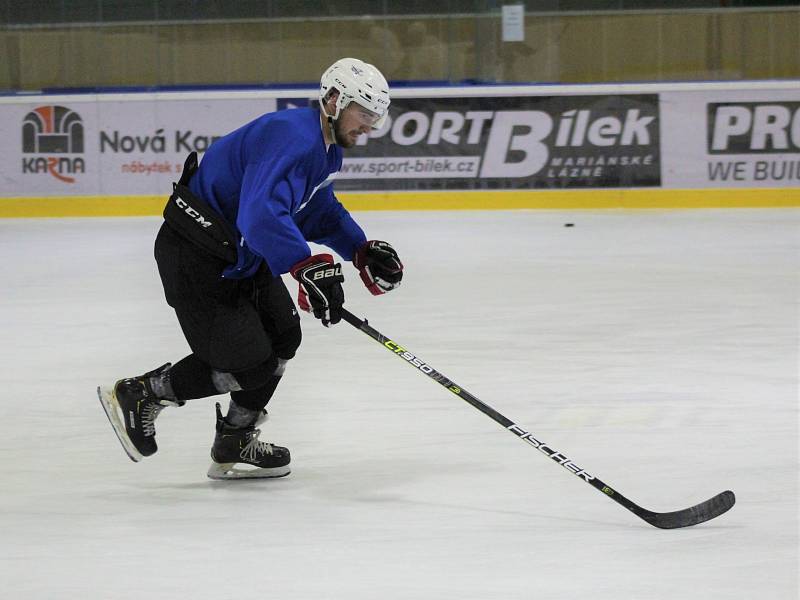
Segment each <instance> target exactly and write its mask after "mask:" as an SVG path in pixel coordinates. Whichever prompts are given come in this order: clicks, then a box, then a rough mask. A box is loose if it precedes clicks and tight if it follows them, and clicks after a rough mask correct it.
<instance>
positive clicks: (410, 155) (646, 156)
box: [0, 81, 800, 217]
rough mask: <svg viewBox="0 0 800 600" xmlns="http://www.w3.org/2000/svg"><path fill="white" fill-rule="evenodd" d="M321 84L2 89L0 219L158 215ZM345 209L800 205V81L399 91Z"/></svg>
mask: <svg viewBox="0 0 800 600" xmlns="http://www.w3.org/2000/svg"><path fill="white" fill-rule="evenodd" d="M315 94H316V90H315V89H309V88H306V89H292V90H228V91H208V90H206V91H194V92H141V93H138V92H127V93H98V94H71V95H63V94H61V95H48V94H33V95H30V94H26V95H18V96H7V97H0V114H2V117H3V118H2V119H0V165H2V172H3V184H4V185H3V186H2V190H0V217H24V216H79V215H96V216H107V215H155V214H158V213H159V212H160V211H161V208H162V206H163V203H164V199H165V196H166V194H167V193H168V191H169V190H170V189H171V184H172V182H173V181H175V180H177V179H178V178H179V176H180V172H181V169H182V165H183V161H184V158H185V156H186V155H187V154H188V153H189V152H190V151H197V152H198V153H200V154H201V156H202V154H203V153H204V151H205V150H206V149H207V148H208V147H209V146H210V145H211V144H212V143H213V142H214V140H215V139H217V138H219V137H220V136H222V135H225V134H226V133H227V132H229V131H231V130H233V129H235V128H237V127H239V126H241V125H242V124H243V123H246V122H248V121H250V120H252V119H254V118H257V117H258V116H259V115H261V114H263V113H265V112H271V111H275V110H283V109H290V108H293V107H300V106H308V105H313V104H314V103H315ZM336 189H337V195H338V196H339V197H340V199H341V200H342V201H343V203H344V204H345V205H346V206H347V207H348V208H350V209H353V210H458V209H514V208H525V209H600V208H658V209H665V208H718V207H754V208H761V207H787V206H800V82H798V81H751V82H704V83H670V84H605V85H567V86H560V85H559V86H556V85H552V86H551V85H538V86H532V85H527V86H526V85H523V86H469V87H446V88H400V89H398V90H396V92H394V93H393V100H392V108H391V111H390V118H389V119H387V122H386V124H385V125H384V127H383V128H381V129H380V130H376V131H374V132H372V133H371V134H370V135H369V136H364V137H363V138H362V139H361V140H360V141H359V143H358V144H356V145H355V146H354V147H353V148H350V149H348V150H347V151H346V152H345V159H344V163H343V165H342V168H341V170H340V171H339V173H338V176H337V181H336Z"/></svg>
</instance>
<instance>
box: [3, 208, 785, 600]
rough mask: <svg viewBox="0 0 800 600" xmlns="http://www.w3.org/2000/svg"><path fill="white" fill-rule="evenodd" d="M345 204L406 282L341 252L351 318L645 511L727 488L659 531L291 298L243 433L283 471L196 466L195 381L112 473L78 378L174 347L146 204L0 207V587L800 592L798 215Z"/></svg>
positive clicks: (192, 595)
mask: <svg viewBox="0 0 800 600" xmlns="http://www.w3.org/2000/svg"><path fill="white" fill-rule="evenodd" d="M356 217H357V219H358V220H359V221H360V222H361V223H362V225H363V226H364V227H365V229H366V230H367V233H368V235H369V236H370V237H372V238H377V239H387V240H389V241H391V242H392V243H393V244H394V245H395V246H396V248H397V249H398V251H399V252H400V255H401V257H402V258H403V261H404V263H405V265H406V279H405V281H404V282H403V285H402V287H401V288H400V289H399V290H398V291H396V292H393V293H391V294H388V295H386V296H383V297H378V298H373V297H372V296H370V295H369V294H368V292H367V291H366V290H365V289H364V288H363V286H362V285H361V283H360V281H359V279H358V277H357V275H356V272H355V271H354V270H352V269H350V267H346V271H345V272H346V275H347V276H348V281H347V282H346V293H347V298H348V303H347V306H348V307H349V308H350V310H351V311H353V312H354V313H355V314H357V315H359V316H365V317H367V318H368V319H369V321H370V323H371V324H372V325H373V326H374V327H376V328H377V329H378V330H380V331H381V332H383V333H385V334H386V335H389V336H391V337H392V338H393V339H395V340H396V341H398V342H399V343H402V344H403V345H405V346H406V347H407V348H409V349H410V350H411V351H412V352H414V353H416V354H417V355H419V356H420V357H421V358H422V359H423V360H425V361H427V362H429V363H430V364H431V365H432V366H433V367H434V368H436V369H438V370H439V371H441V372H442V373H444V374H445V375H447V376H448V377H450V378H451V379H453V380H454V381H456V382H457V383H458V384H459V385H461V386H463V387H465V388H466V389H468V390H469V391H470V392H472V393H473V394H475V395H477V396H478V397H479V398H480V399H481V400H483V401H484V402H486V403H488V404H490V405H491V406H493V407H494V408H496V409H497V410H499V411H500V412H501V413H503V414H504V415H506V416H507V417H509V418H511V419H513V420H515V421H516V422H518V423H520V424H521V425H522V426H524V427H526V428H527V429H528V430H530V431H532V432H533V433H534V435H536V436H537V437H538V438H539V439H542V440H545V441H547V442H548V443H549V444H550V445H551V446H553V447H554V448H557V449H558V450H561V451H562V452H563V453H565V454H566V455H567V456H569V457H570V458H572V459H573V460H574V461H575V462H576V463H577V464H579V465H581V466H582V467H584V468H586V469H587V470H588V471H590V472H592V473H594V474H596V475H597V476H598V477H600V478H601V479H603V480H604V481H606V482H607V483H609V484H610V485H612V486H614V487H616V488H617V489H618V490H619V491H621V492H622V493H623V494H625V495H627V496H628V497H630V498H631V499H632V500H634V501H636V502H638V503H639V504H641V505H643V506H644V507H646V508H649V509H651V510H656V511H668V510H674V509H679V508H685V507H687V506H690V505H692V504H695V503H697V502H699V501H702V500H705V499H706V498H708V497H710V496H712V495H714V494H716V493H718V492H720V491H723V490H725V489H732V490H734V491H735V492H736V494H737V497H738V503H737V505H736V506H735V507H734V508H733V510H731V511H730V512H729V513H727V514H726V515H723V516H722V517H720V518H719V519H717V520H715V521H712V522H710V523H706V524H703V525H700V526H697V527H694V528H690V529H684V530H674V531H661V530H658V529H655V528H653V527H651V526H649V525H647V524H646V523H644V522H643V521H640V520H639V519H637V518H636V517H635V516H634V515H632V514H630V513H628V512H627V511H626V510H624V509H623V508H621V507H620V506H618V505H616V504H615V503H614V502H612V501H611V500H609V499H608V498H605V497H604V496H603V495H602V494H599V493H598V492H597V491H596V490H594V489H592V488H591V487H590V486H588V485H586V484H585V483H582V482H581V481H580V480H579V479H578V478H576V477H574V476H571V475H570V474H569V473H568V472H566V471H565V470H564V469H562V468H560V467H558V466H557V465H555V464H552V461H549V460H547V458H546V457H544V456H543V455H541V454H540V453H539V452H537V451H536V450H535V449H533V448H531V447H530V446H528V445H526V444H524V443H522V442H521V441H520V440H519V439H517V438H516V437H515V436H514V435H512V434H510V433H508V432H505V431H503V430H502V428H500V427H499V426H498V425H497V424H495V423H494V422H493V421H491V420H490V419H488V418H487V417H486V416H484V415H482V414H481V413H479V412H478V411H477V410H475V409H474V408H472V407H470V406H469V405H467V404H466V403H464V402H461V401H460V400H459V399H458V398H456V397H455V396H453V395H451V394H448V393H447V392H446V391H445V390H443V389H442V388H441V387H440V386H438V385H436V384H435V383H434V382H432V381H430V380H429V379H428V378H426V377H424V376H423V375H421V374H420V373H418V372H416V371H415V370H413V369H411V368H409V367H408V366H407V365H406V364H404V362H403V361H402V360H400V359H398V358H396V357H394V356H392V355H391V354H390V353H389V352H387V351H386V350H384V349H383V348H381V347H380V346H378V345H377V344H376V343H375V342H373V341H372V340H370V339H369V338H368V337H367V336H365V335H364V334H363V333H361V332H358V331H356V330H355V329H353V328H352V327H351V326H349V325H347V324H346V323H342V324H341V325H339V326H337V327H335V328H333V329H331V330H326V329H324V328H323V327H321V326H320V325H319V324H318V323H317V322H315V321H314V320H313V319H312V318H308V317H305V318H303V326H304V335H305V339H304V344H303V346H302V347H301V350H300V353H299V355H298V356H297V358H296V359H295V360H294V361H292V363H290V365H289V368H288V369H287V374H286V377H285V380H284V382H283V383H282V385H281V387H280V388H279V391H278V393H277V395H276V397H275V399H274V400H273V402H272V403H271V404H270V412H271V417H272V418H271V420H270V422H269V423H268V424H266V425H265V432H264V434H262V438H264V439H267V440H272V441H275V442H277V443H280V444H282V445H286V446H288V447H289V448H290V449H291V451H292V456H293V461H292V463H293V472H292V474H291V475H290V476H289V477H287V478H284V479H280V480H273V481H255V482H254V481H245V482H213V481H210V480H208V479H207V478H206V476H205V472H206V469H207V467H208V461H209V457H208V452H209V448H210V444H211V441H212V438H213V424H214V411H213V400H210V399H209V400H197V401H192V402H190V403H189V404H188V405H187V406H185V407H183V408H180V409H172V408H170V409H167V410H166V411H164V412H163V413H162V415H161V417H160V418H159V420H158V423H157V429H158V442H159V446H160V451H159V453H158V454H157V455H155V456H154V457H152V458H150V459H146V460H145V461H144V462H142V463H139V464H134V463H132V462H131V461H130V460H128V458H127V456H126V455H125V454H124V452H123V450H122V448H121V447H120V445H119V443H118V442H117V439H116V438H115V437H114V433H113V432H112V430H111V427H110V426H109V424H108V422H107V421H106V418H105V415H104V414H103V412H102V410H101V408H100V405H99V403H98V401H97V399H96V397H95V391H94V390H95V387H96V386H97V385H98V384H108V383H113V381H115V380H116V379H118V378H120V377H123V376H130V375H135V374H139V373H142V372H144V371H145V370H148V369H151V368H153V367H156V366H158V365H160V364H161V363H162V362H166V361H167V360H171V361H175V360H178V359H180V358H181V357H182V356H184V355H185V354H186V353H187V347H186V344H185V342H184V341H183V338H182V336H181V333H180V330H179V328H178V325H177V323H176V321H175V319H174V316H173V314H172V312H171V309H170V308H169V307H168V306H167V305H166V303H165V302H164V301H163V299H162V296H161V290H160V282H159V280H158V276H157V272H156V269H155V263H154V261H153V259H152V239H153V237H154V235H155V232H156V230H157V228H158V227H159V224H160V222H159V220H158V219H155V218H140V219H136V218H131V219H85V220H80V219H74V220H73V219H60V220H59V219H53V220H4V221H0V259H2V260H0V281H2V294H0V331H2V341H3V343H2V345H1V346H0V365H2V366H1V367H0V369H2V387H1V388H0V458H1V459H2V465H3V466H2V468H3V475H2V484H1V485H0V489H2V493H0V582H2V583H0V589H2V591H1V592H0V597H3V598H9V599H13V600H23V599H26V600H27V599H42V600H55V599H59V600H60V599H72V598H75V599H89V600H95V599H97V600H107V599H109V600H111V599H113V600H127V599H136V600H141V599H147V600H155V599H175V598H188V599H192V600H195V599H197V600H201V599H209V600H211V599H213V600H220V599H228V598H245V597H252V598H265V599H274V600H293V599H297V600H311V599H315V600H317V599H328V598H330V599H347V600H359V599H370V600H373V599H378V598H379V599H382V600H383V599H387V600H389V599H392V600H393V599H409V598H414V599H424V600H427V599H436V600H439V599H451V598H452V599H458V600H465V599H481V600H487V599H497V600H512V599H533V598H548V599H568V600H573V599H583V598H591V599H592V600H612V599H613V600H622V599H630V600H674V599H702V600H716V599H720V600H722V599H724V600H752V599H754V598H760V599H769V600H795V599H796V598H797V597H798V581H797V574H798V516H797V515H798V330H799V325H798V318H799V315H800V312H799V308H800V275H799V274H798V265H800V260H798V259H799V258H800V213H798V211H794V210H763V211H761V210H731V211H693V212H692V211H688V212H681V211H676V212H655V211H654V212H648V211H639V212H614V211H607V212H569V213H563V212H547V211H538V212H537V211H519V212H464V213H454V212H428V213H363V214H357V215H356ZM566 222H572V223H575V227H572V228H565V227H564V223H566ZM348 269H350V270H348Z"/></svg>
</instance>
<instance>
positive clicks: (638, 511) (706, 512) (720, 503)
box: [342, 309, 736, 529]
mask: <svg viewBox="0 0 800 600" xmlns="http://www.w3.org/2000/svg"><path fill="white" fill-rule="evenodd" d="M342 318H343V319H344V320H345V321H347V322H348V323H350V324H351V325H352V326H353V327H355V328H356V329H360V330H361V331H363V332H364V333H366V334H367V335H368V336H369V337H371V338H372V339H374V340H375V341H376V342H378V343H379V344H381V345H382V346H384V347H385V348H387V349H389V351H391V352H392V353H394V354H396V355H397V356H399V357H400V358H402V359H404V360H405V361H406V362H408V363H409V364H410V365H412V366H413V367H414V368H416V369H417V370H418V371H422V372H423V373H425V375H427V376H428V377H430V378H431V379H433V380H434V381H435V382H437V383H438V384H439V385H441V386H443V387H445V388H447V389H448V390H450V391H451V392H453V393H454V394H455V395H456V396H458V397H459V398H461V399H462V400H464V401H466V402H468V403H469V404H471V405H472V406H474V407H475V408H477V409H478V410H479V411H481V412H482V413H483V414H485V415H486V416H488V417H490V418H492V419H494V420H495V421H497V422H498V423H499V424H500V425H502V426H503V427H504V428H505V429H508V430H509V431H510V432H511V433H513V434H514V435H516V436H517V437H519V438H520V439H521V440H523V441H525V442H527V443H528V444H530V445H531V446H533V447H534V448H536V449H537V450H539V452H541V453H542V454H544V455H545V456H548V457H549V458H551V459H552V460H554V461H555V462H557V463H558V464H560V465H561V466H562V467H564V468H565V469H567V470H568V471H570V472H571V473H573V474H574V475H577V476H578V477H579V478H580V479H582V480H583V481H585V482H586V483H588V484H589V485H591V486H592V487H594V488H596V489H598V490H600V491H601V492H603V494H605V495H606V496H608V497H609V498H611V499H612V500H614V501H615V502H617V503H618V504H621V505H622V506H624V507H625V508H627V509H628V510H629V511H631V512H632V513H633V514H635V515H636V516H637V517H640V518H641V519H644V520H645V521H647V522H648V523H650V524H651V525H653V526H655V527H659V528H661V529H677V528H678V527H689V526H691V525H697V524H698V523H703V522H704V521H709V520H711V519H713V518H715V517H718V516H720V515H721V514H723V513H725V512H727V511H728V510H730V509H731V507H732V506H733V505H734V503H735V502H736V496H734V494H733V492H731V491H725V492H722V493H720V494H717V495H716V496H714V497H713V498H710V499H708V500H706V501H705V502H701V503H700V504H697V505H695V506H692V507H690V508H684V509H683V510H676V511H674V512H666V513H658V512H653V511H650V510H647V509H646V508H642V507H641V506H639V505H638V504H636V503H635V502H633V501H632V500H628V499H627V498H626V497H625V496H623V495H622V494H620V493H619V492H618V491H616V490H614V489H613V488H611V486H609V485H607V484H605V483H603V482H602V481H600V479H598V478H597V477H595V476H593V475H590V474H589V473H588V472H587V471H586V470H584V469H582V468H581V467H579V466H578V465H576V464H575V463H574V462H572V460H570V459H569V458H567V457H566V456H564V455H563V454H562V453H561V452H558V451H557V450H554V449H553V448H551V447H550V446H548V445H547V444H545V443H544V442H542V441H540V440H538V439H536V438H535V437H534V436H533V435H532V434H531V433H530V432H528V431H526V430H525V429H524V428H522V427H520V426H519V425H517V424H516V423H514V422H513V421H511V420H510V419H508V418H506V417H505V416H503V415H501V414H500V413H499V412H497V411H496V410H495V409H493V408H492V407H491V406H489V405H487V404H484V403H483V402H481V401H480V400H478V398H476V397H475V396H473V395H472V394H470V393H469V392H468V391H467V390H465V389H464V388H462V387H461V386H459V385H457V384H456V383H455V382H453V381H451V380H450V379H448V378H447V377H445V376H444V375H442V374H441V373H439V372H438V371H437V370H436V369H434V368H433V367H431V366H430V365H429V364H427V363H426V362H424V361H423V360H421V359H420V358H418V357H417V356H416V355H414V354H412V353H411V352H409V351H408V350H406V349H405V348H404V347H403V346H401V345H400V344H398V343H397V342H395V341H393V340H391V339H389V338H387V337H386V336H385V335H383V334H382V333H380V332H379V331H377V330H376V329H374V328H372V327H370V325H369V323H367V321H366V320H361V319H359V318H358V317H356V316H355V315H353V314H352V313H351V312H349V311H348V310H347V309H342Z"/></svg>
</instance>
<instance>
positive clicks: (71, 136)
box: [22, 106, 86, 183]
mask: <svg viewBox="0 0 800 600" xmlns="http://www.w3.org/2000/svg"><path fill="white" fill-rule="evenodd" d="M22 152H23V153H24V154H39V155H41V154H45V155H50V154H82V153H83V120H82V119H81V116H80V115H79V114H78V113H76V112H75V111H74V110H72V109H70V108H67V107H66V106H39V107H38V108H34V109H33V110H32V111H31V112H29V113H28V114H27V115H25V119H24V120H23V121H22ZM85 170H86V168H85V163H84V161H83V158H81V157H71V156H33V157H30V158H23V159H22V172H23V173H49V174H50V175H52V176H53V177H55V178H56V179H58V180H60V181H65V182H67V183H75V178H74V177H71V175H74V174H75V173H84V172H85Z"/></svg>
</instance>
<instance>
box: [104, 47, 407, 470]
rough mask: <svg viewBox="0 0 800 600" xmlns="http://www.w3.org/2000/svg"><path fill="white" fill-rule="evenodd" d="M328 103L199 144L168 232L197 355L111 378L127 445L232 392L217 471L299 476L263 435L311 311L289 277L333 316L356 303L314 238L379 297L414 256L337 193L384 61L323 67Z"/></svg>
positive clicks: (373, 121)
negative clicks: (190, 403)
mask: <svg viewBox="0 0 800 600" xmlns="http://www.w3.org/2000/svg"><path fill="white" fill-rule="evenodd" d="M319 104H320V109H319V110H317V109H315V108H299V109H291V110H284V111H279V112H275V113H268V114H265V115H262V116H261V117H259V118H258V119H256V120H254V121H252V122H250V123H248V124H246V125H244V126H243V127H241V128H239V129H237V130H236V131H233V132H232V133H230V134H228V135H226V136H224V137H222V138H221V139H219V140H217V141H216V142H215V143H214V144H213V145H212V146H211V147H209V149H208V151H207V152H206V154H205V156H204V157H203V160H202V163H201V164H200V165H199V167H198V166H197V162H196V155H195V154H194V153H193V154H192V155H190V156H189V159H187V161H186V165H185V166H184V171H183V174H182V175H181V179H180V182H179V183H177V184H175V185H174V191H173V194H172V195H171V196H170V199H169V201H168V202H167V206H166V208H165V210H164V223H163V225H162V227H161V229H160V231H159V233H158V236H157V237H156V241H155V257H156V262H157V264H158V270H159V274H160V276H161V281H162V284H163V286H164V294H165V296H166V300H167V303H168V304H169V305H170V306H172V307H173V308H174V309H175V313H176V315H177V317H178V321H179V323H180V326H181V329H182V330H183V333H184V336H185V337H186V340H187V341H188V343H189V346H190V348H191V350H192V353H191V354H190V355H189V356H187V357H185V358H183V359H182V360H180V361H178V362H177V363H176V364H174V365H171V364H169V363H168V364H166V365H164V366H162V367H160V368H158V369H155V370H153V371H150V372H148V373H145V374H144V375H141V376H138V377H131V378H127V379H122V380H120V381H117V383H116V384H115V385H114V386H113V387H108V388H102V387H101V388H98V395H99V397H100V401H101V403H102V405H103V408H104V409H105V412H106V415H107V416H108V419H109V421H110V422H111V425H112V426H113V427H114V431H115V432H116V434H117V437H118V438H119V440H120V442H121V443H122V446H123V448H124V449H125V451H126V452H127V454H128V456H130V458H131V459H132V460H134V461H139V460H141V459H142V457H144V456H150V455H152V454H153V453H155V452H156V450H157V447H156V441H155V420H156V417H158V415H159V413H160V412H161V411H162V410H163V409H164V408H165V407H167V406H181V405H183V404H184V403H185V402H186V401H187V400H190V399H193V398H205V397H207V396H214V395H218V394H225V393H230V404H229V407H228V411H227V415H226V416H225V417H223V416H222V413H221V411H220V405H219V403H217V405H216V412H217V421H216V437H215V439H214V443H213V446H212V448H211V458H212V463H211V467H210V468H209V470H208V476H209V477H211V478H214V479H234V478H241V477H281V476H284V475H288V474H289V462H290V458H289V450H287V449H286V448H282V447H280V446H277V445H273V444H270V443H267V442H263V441H260V440H259V439H258V436H259V433H260V430H259V429H257V426H258V425H259V424H260V423H261V422H263V420H264V419H265V417H266V411H265V406H266V405H267V402H269V400H270V398H271V397H272V395H273V393H274V392H275V389H276V387H277V386H278V383H279V382H280V380H281V377H282V376H283V374H284V369H285V368H286V363H287V361H289V360H290V359H291V358H292V357H294V355H295V352H296V351H297V348H298V347H299V345H300V340H301V332H300V320H299V317H298V314H297V311H296V309H295V306H294V303H293V302H292V299H291V296H290V294H289V292H288V290H287V289H286V286H285V285H284V284H283V281H282V279H281V278H280V275H281V274H283V273H291V275H292V276H293V277H294V278H295V279H296V280H297V282H298V285H299V291H298V305H299V306H300V308H301V309H303V310H306V311H309V312H313V314H314V316H315V317H316V318H318V319H320V320H321V322H322V324H323V325H324V326H326V327H328V326H330V325H334V324H336V323H338V322H339V320H340V318H341V308H342V304H343V302H344V293H343V291H342V282H343V281H344V277H343V274H342V268H341V265H340V264H339V263H337V262H334V259H333V257H332V256H331V255H330V254H316V255H313V256H312V254H311V250H310V248H309V246H308V242H309V241H311V242H315V243H319V244H323V245H326V246H328V247H329V248H331V249H333V250H334V251H336V253H338V254H339V256H341V257H342V258H343V259H345V260H348V261H350V260H351V261H352V262H353V264H354V265H355V267H356V269H358V271H359V273H360V276H361V279H362V281H363V282H364V284H365V285H366V286H367V288H368V289H369V291H370V292H371V293H372V294H374V295H379V294H383V293H385V292H388V291H390V290H392V289H394V288H395V287H397V286H398V285H399V284H400V281H401V279H402V276H403V265H402V263H401V262H400V259H399V258H398V255H397V253H396V252H395V250H394V249H393V248H392V246H391V245H390V244H388V243H387V242H383V241H377V240H369V241H368V240H367V238H366V236H365V234H364V232H363V230H362V229H361V227H359V225H358V224H357V223H356V222H355V221H354V220H353V218H352V217H351V215H350V214H349V213H348V212H347V210H345V208H344V207H343V206H342V205H341V204H340V203H339V202H338V201H337V200H336V197H335V196H334V193H333V186H332V181H333V179H334V177H335V175H336V173H337V171H339V168H340V167H341V164H342V148H349V147H351V146H353V145H354V144H355V143H356V140H357V139H358V136H360V135H362V134H364V133H367V132H369V131H370V130H371V129H376V128H379V127H381V126H382V125H383V123H384V121H385V120H386V116H387V111H388V108H389V87H388V84H387V83H386V80H385V79H384V77H383V75H381V73H380V71H378V69H377V68H375V67H374V66H372V65H370V64H367V63H364V62H362V61H360V60H357V59H353V58H343V59H341V60H339V61H337V62H335V63H334V64H333V65H332V66H331V67H330V68H329V69H328V70H327V71H325V73H324V74H323V75H322V79H321V82H320V92H319Z"/></svg>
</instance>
